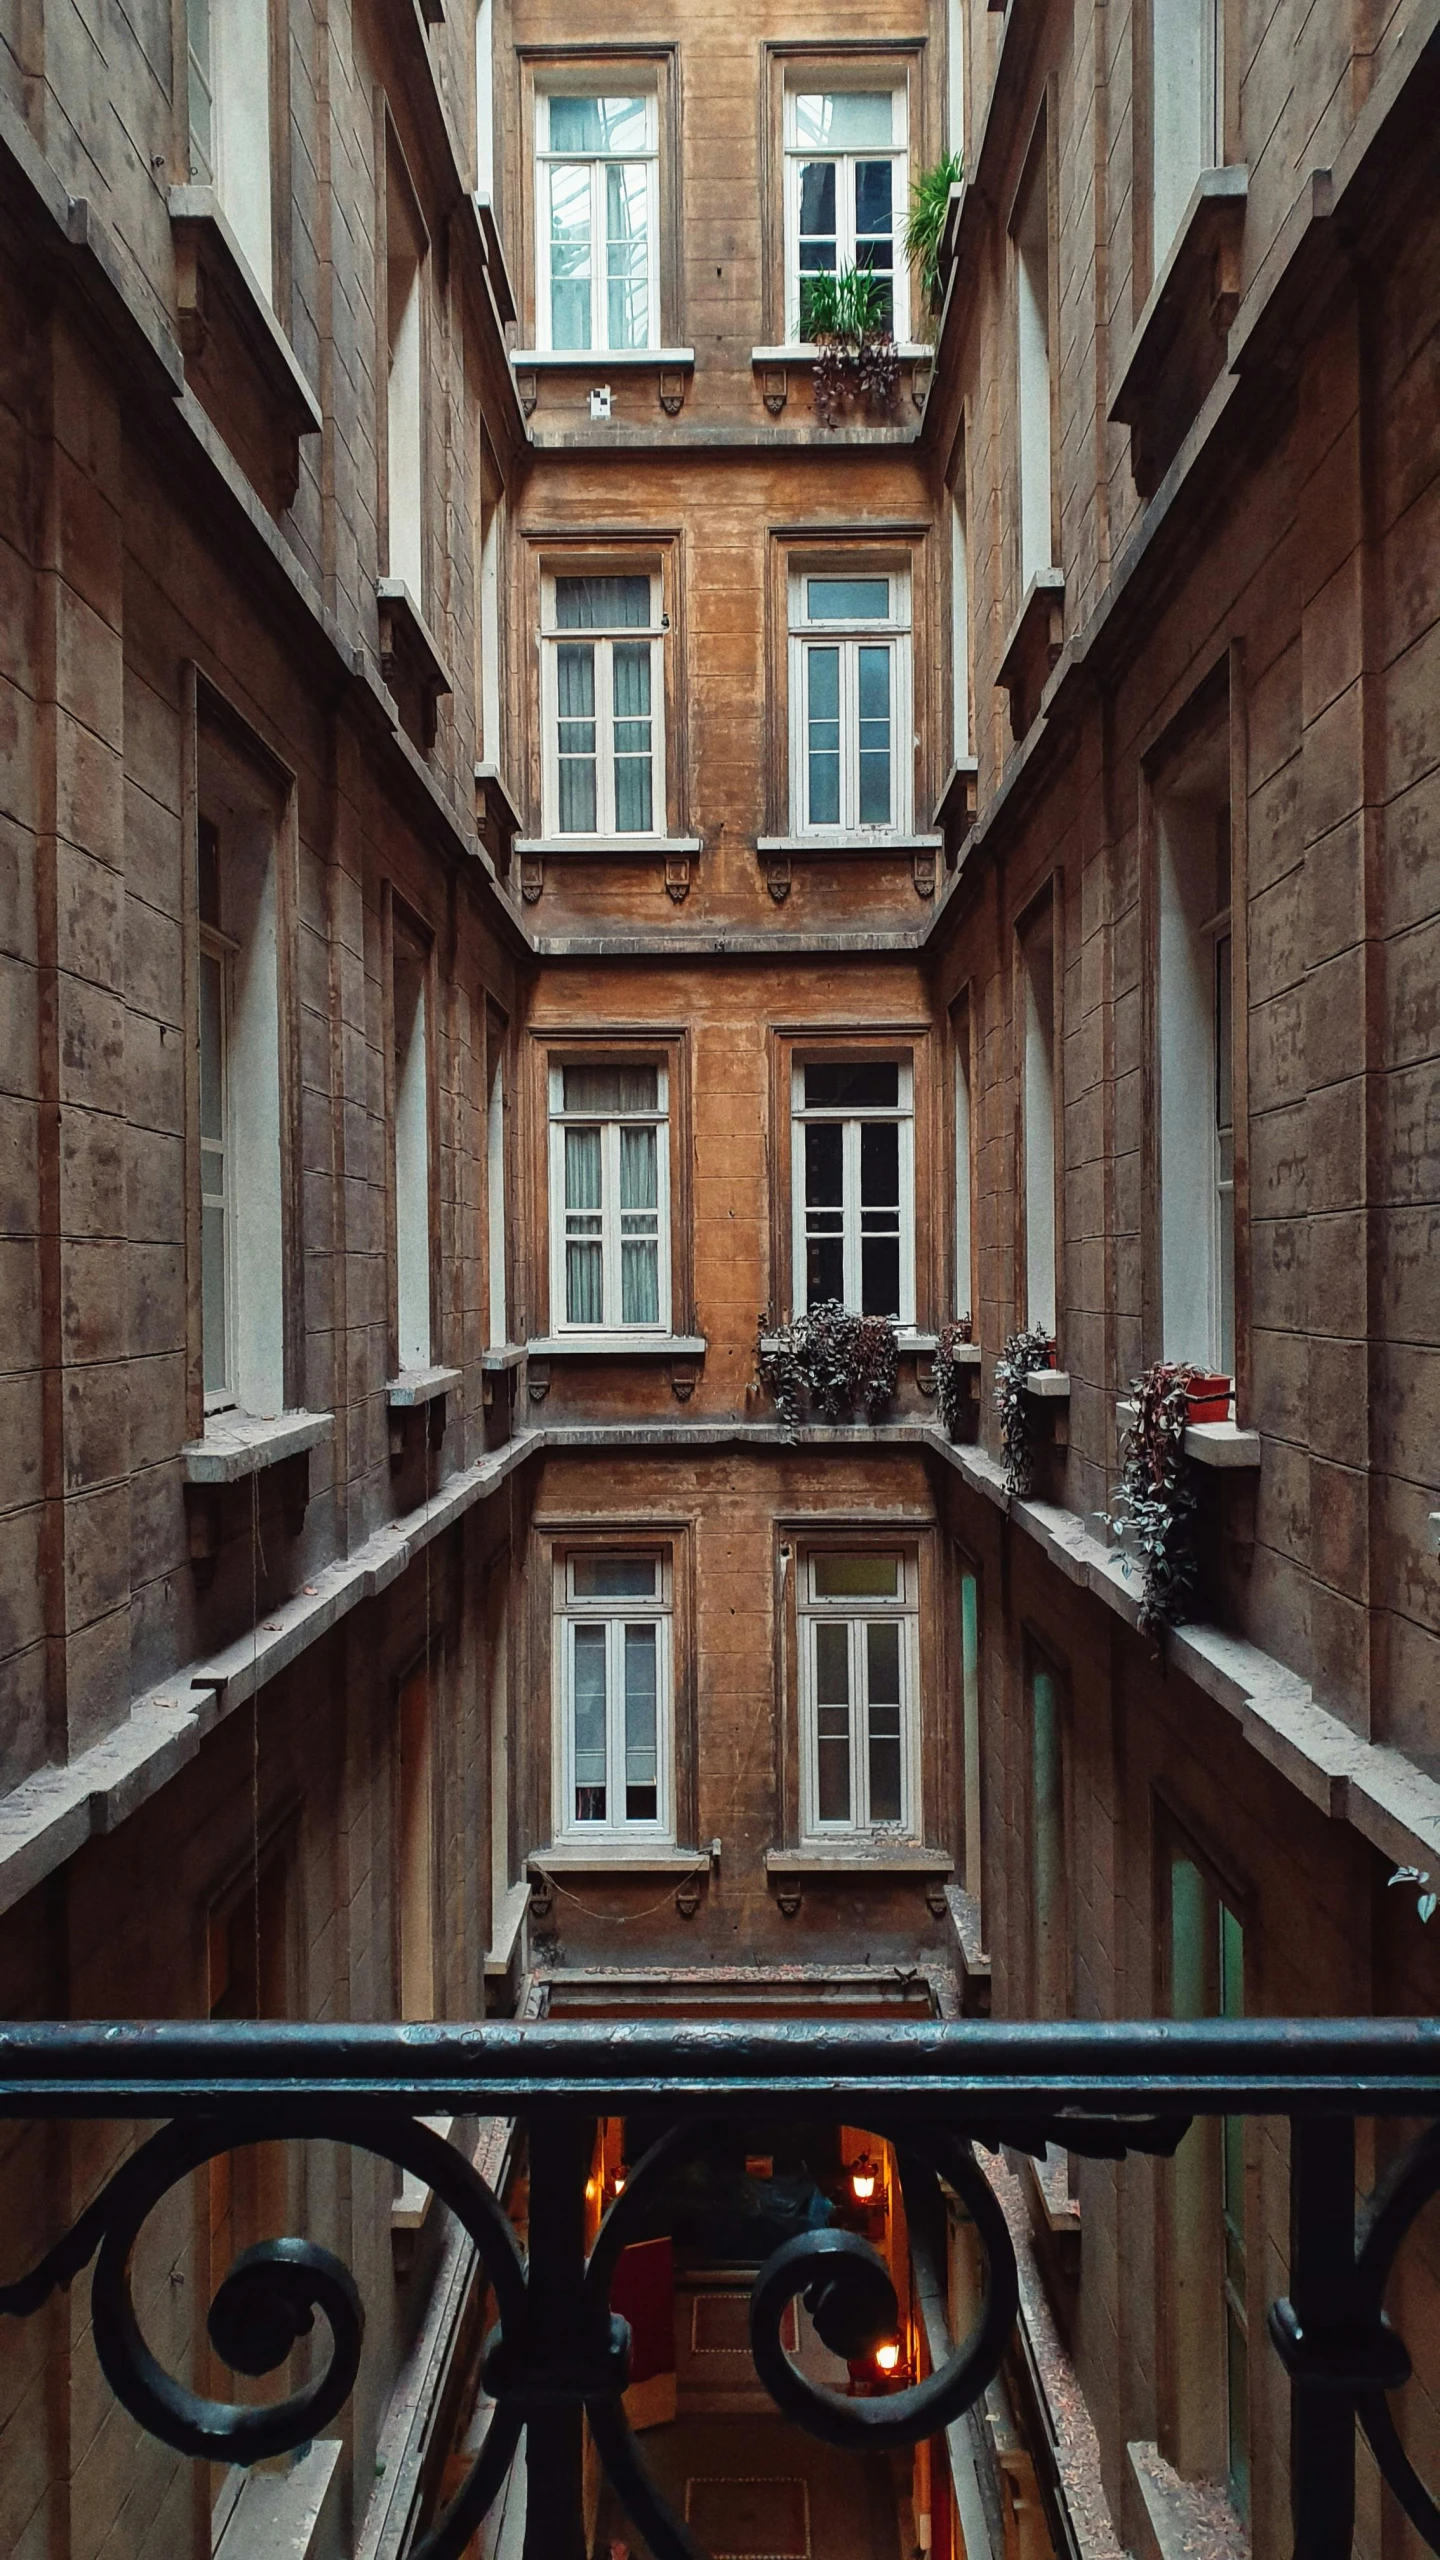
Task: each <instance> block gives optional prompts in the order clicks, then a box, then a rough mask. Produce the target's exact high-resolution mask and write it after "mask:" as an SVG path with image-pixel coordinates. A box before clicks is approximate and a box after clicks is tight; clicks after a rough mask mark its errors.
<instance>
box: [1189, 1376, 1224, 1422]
mask: <svg viewBox="0 0 1440 2560" xmlns="http://www.w3.org/2000/svg"><path fill="white" fill-rule="evenodd" d="M1185 1396H1186V1402H1187V1405H1188V1407H1189V1417H1190V1420H1191V1421H1192V1422H1228V1421H1229V1419H1230V1380H1229V1379H1228V1378H1222V1377H1220V1376H1219V1375H1218V1374H1215V1375H1207V1376H1205V1377H1200V1378H1192V1379H1191V1381H1190V1384H1189V1386H1188V1387H1187V1388H1186V1390H1185Z"/></svg>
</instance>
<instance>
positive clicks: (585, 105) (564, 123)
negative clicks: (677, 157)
mask: <svg viewBox="0 0 1440 2560" xmlns="http://www.w3.org/2000/svg"><path fill="white" fill-rule="evenodd" d="M645 108H646V101H645V100H644V98H564V97H557V98H552V99H551V101H550V148H551V150H552V151H586V152H592V151H593V152H606V151H643V150H644V149H645V147H646V144H647V141H648V139H649V137H648V135H647V132H646V116H645Z"/></svg>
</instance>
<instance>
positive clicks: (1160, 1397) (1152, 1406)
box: [1107, 1360, 1228, 1635]
mask: <svg viewBox="0 0 1440 2560" xmlns="http://www.w3.org/2000/svg"><path fill="white" fill-rule="evenodd" d="M1201 1376H1202V1373H1201V1372H1200V1371H1199V1370H1198V1369H1195V1368H1193V1367H1192V1366H1191V1365H1190V1363H1189V1362H1188V1361H1173V1360H1157V1361H1156V1363H1155V1365H1154V1367H1153V1368H1150V1369H1147V1370H1146V1372H1145V1375H1144V1376H1143V1378H1137V1379H1136V1380H1135V1382H1134V1384H1133V1386H1132V1388H1131V1394H1132V1396H1133V1398H1134V1402H1135V1419H1134V1421H1133V1422H1132V1423H1131V1425H1130V1428H1129V1430H1128V1431H1127V1432H1126V1434H1125V1440H1124V1445H1123V1448H1122V1450H1121V1464H1120V1482H1119V1485H1118V1487H1117V1488H1116V1494H1115V1509H1114V1511H1113V1513H1112V1514H1111V1516H1110V1519H1109V1522H1108V1524H1107V1525H1108V1526H1109V1528H1110V1530H1111V1531H1112V1533H1113V1534H1114V1535H1115V1536H1117V1537H1123V1538H1124V1539H1125V1540H1126V1543H1127V1545H1128V1546H1130V1547H1131V1548H1132V1549H1133V1550H1134V1552H1135V1553H1136V1555H1137V1556H1138V1558H1139V1563H1140V1571H1141V1577H1142V1581H1141V1599H1140V1624H1141V1626H1142V1627H1143V1628H1144V1629H1145V1632H1146V1633H1147V1635H1158V1634H1159V1632H1160V1630H1161V1629H1162V1628H1164V1627H1178V1626H1180V1625H1182V1624H1183V1623H1184V1620H1185V1618H1186V1616H1187V1615H1188V1613H1189V1610H1190V1606H1191V1603H1192V1601H1193V1599H1194V1596H1195V1585H1196V1581H1197V1579H1198V1573H1199V1567H1198V1562H1197V1559H1196V1554H1195V1536H1194V1520H1195V1511H1196V1506H1197V1500H1198V1495H1197V1488H1196V1480H1195V1470H1194V1468H1193V1467H1192V1466H1191V1464H1190V1461H1189V1459H1188V1458H1187V1457H1186V1455H1185V1433H1186V1431H1187V1429H1188V1428H1189V1425H1190V1422H1191V1420H1192V1418H1193V1415H1192V1406H1193V1403H1194V1389H1195V1384H1196V1381H1197V1379H1201ZM1202 1383H1210V1382H1208V1381H1202ZM1225 1383H1226V1385H1227V1388H1228V1381H1226V1382H1225ZM1127 1570H1128V1567H1127Z"/></svg>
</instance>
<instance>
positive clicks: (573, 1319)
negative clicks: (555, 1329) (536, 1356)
mask: <svg viewBox="0 0 1440 2560" xmlns="http://www.w3.org/2000/svg"><path fill="white" fill-rule="evenodd" d="M604 1306H605V1301H604V1294H603V1275H602V1269H601V1252H600V1246H599V1244H598V1243H594V1244H586V1243H578V1242H575V1241H573V1240H572V1241H571V1242H569V1243H567V1245H566V1247H565V1318H566V1322H567V1323H569V1324H600V1323H601V1322H602V1321H603V1318H604Z"/></svg>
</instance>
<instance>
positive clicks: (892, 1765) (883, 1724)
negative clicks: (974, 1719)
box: [865, 1628, 902, 1822]
mask: <svg viewBox="0 0 1440 2560" xmlns="http://www.w3.org/2000/svg"><path fill="white" fill-rule="evenodd" d="M886 1632H887V1633H888V1634H892V1635H893V1634H894V1633H895V1629H894V1628H888V1629H887V1630H886ZM865 1774H866V1777H867V1779H868V1781H869V1786H870V1819H871V1821H872V1822H898V1821H899V1820H900V1818H901V1804H902V1796H901V1783H900V1710H899V1708H898V1707H872V1708H871V1710H870V1729H869V1734H868V1738H867V1767H866V1772H865Z"/></svg>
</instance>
